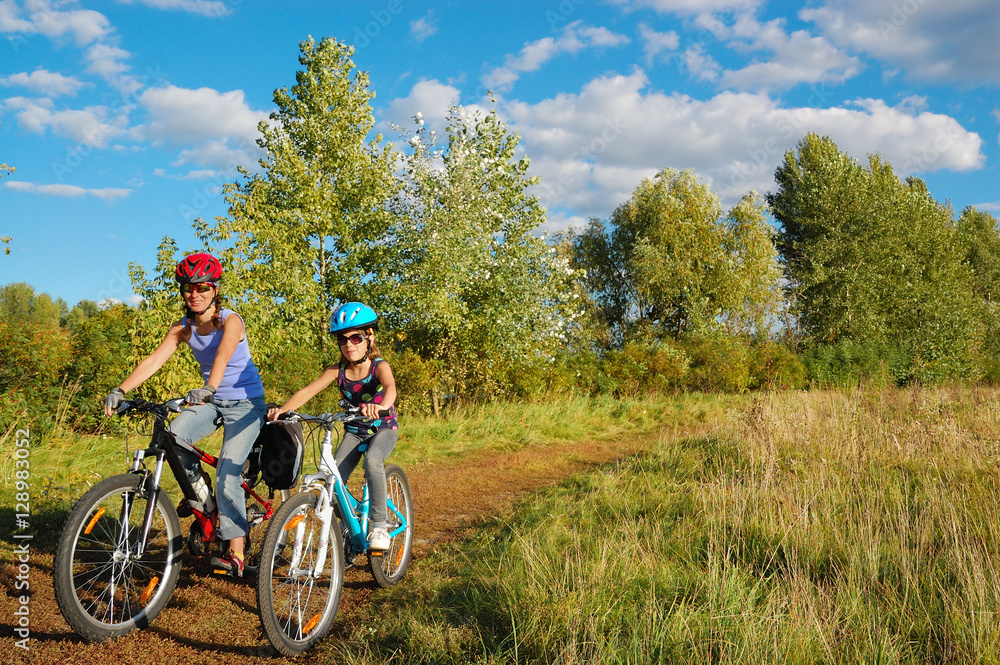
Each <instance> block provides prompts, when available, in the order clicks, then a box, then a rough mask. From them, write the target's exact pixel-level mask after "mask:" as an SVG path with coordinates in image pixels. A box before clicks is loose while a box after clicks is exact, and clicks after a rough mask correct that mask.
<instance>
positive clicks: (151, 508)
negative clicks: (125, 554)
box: [121, 450, 166, 558]
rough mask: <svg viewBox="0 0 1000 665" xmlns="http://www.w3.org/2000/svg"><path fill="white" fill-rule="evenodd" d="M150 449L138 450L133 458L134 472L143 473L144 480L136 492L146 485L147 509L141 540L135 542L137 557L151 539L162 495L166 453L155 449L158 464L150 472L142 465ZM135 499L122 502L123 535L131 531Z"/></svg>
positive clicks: (144, 515)
mask: <svg viewBox="0 0 1000 665" xmlns="http://www.w3.org/2000/svg"><path fill="white" fill-rule="evenodd" d="M149 452H150V451H148V450H137V451H135V455H134V457H133V459H132V473H134V474H137V475H141V476H142V480H141V481H140V484H139V487H137V488H136V494H138V493H139V491H140V490H141V489H142V486H145V487H146V511H145V513H144V514H143V517H142V530H141V531H140V536H139V540H138V541H137V542H136V544H135V552H134V556H135V558H139V557H141V556H142V554H143V553H144V552H145V551H146V544H147V542H148V541H149V531H150V529H151V528H152V526H153V514H154V513H155V512H156V502H157V500H158V499H159V497H160V478H161V477H162V476H163V462H164V460H165V459H166V453H165V452H164V451H163V450H157V451H155V455H156V465H155V466H154V467H153V472H152V473H150V472H149V471H148V470H147V469H146V467H144V466H143V465H142V460H143V459H145V457H146V455H147V453H149ZM133 499H134V496H133V497H131V498H130V497H128V496H126V497H125V500H124V502H123V503H122V515H121V520H122V525H121V526H122V530H121V533H122V536H123V537H127V534H128V532H129V528H128V520H129V515H130V514H131V513H132V505H131V503H130V501H132V500H133Z"/></svg>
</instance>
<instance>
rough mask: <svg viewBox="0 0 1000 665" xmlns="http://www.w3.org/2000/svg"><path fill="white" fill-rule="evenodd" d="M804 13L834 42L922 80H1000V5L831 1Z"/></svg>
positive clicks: (991, 0) (988, 1)
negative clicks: (999, 37)
mask: <svg viewBox="0 0 1000 665" xmlns="http://www.w3.org/2000/svg"><path fill="white" fill-rule="evenodd" d="M799 15H800V16H801V17H802V18H803V19H804V20H807V21H812V22H814V23H815V24H816V25H817V26H818V27H819V29H820V30H821V31H822V32H823V34H825V35H826V36H827V37H829V38H830V39H831V40H832V41H833V42H834V43H836V44H839V45H841V46H844V47H847V48H852V49H855V50H857V51H864V52H866V53H869V54H871V55H873V56H875V57H877V58H880V59H881V60H883V61H884V62H886V63H888V64H889V65H893V66H897V67H900V68H902V69H903V70H904V71H906V72H907V73H908V74H909V75H911V76H915V77H918V78H922V79H926V80H932V81H945V82H948V83H955V82H965V83H972V84H986V85H991V84H996V83H998V82H1000V68H998V67H997V63H998V62H1000V40H998V39H997V35H998V34H1000V3H997V2H996V1H995V0H953V1H951V2H947V3H938V2H929V0H910V1H908V2H892V3H881V2H879V3H874V2H869V0H827V1H826V2H825V4H824V5H823V6H821V7H818V8H816V9H806V10H802V11H801V12H800V13H799Z"/></svg>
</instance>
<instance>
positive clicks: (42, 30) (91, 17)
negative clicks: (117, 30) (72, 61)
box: [0, 0, 110, 46]
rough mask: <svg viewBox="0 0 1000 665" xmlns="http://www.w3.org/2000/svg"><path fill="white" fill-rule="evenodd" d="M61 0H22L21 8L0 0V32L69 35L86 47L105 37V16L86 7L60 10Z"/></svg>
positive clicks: (51, 35) (106, 23)
mask: <svg viewBox="0 0 1000 665" xmlns="http://www.w3.org/2000/svg"><path fill="white" fill-rule="evenodd" d="M64 5H65V3H52V2H50V1H49V0H26V1H25V3H24V7H23V12H22V8H21V7H18V5H17V3H16V2H14V1H13V0H0V32H12V33H25V34H29V35H30V34H40V35H45V36H46V37H49V38H51V39H60V38H63V37H70V38H72V39H73V40H74V41H75V42H76V44H77V46H86V45H87V44H91V43H93V42H95V41H98V40H100V39H102V38H103V37H105V36H106V35H107V34H108V33H109V32H110V28H109V23H108V19H107V17H106V16H104V14H101V13H100V12H95V11H91V10H89V9H74V10H71V11H63V10H62V7H63V6H64Z"/></svg>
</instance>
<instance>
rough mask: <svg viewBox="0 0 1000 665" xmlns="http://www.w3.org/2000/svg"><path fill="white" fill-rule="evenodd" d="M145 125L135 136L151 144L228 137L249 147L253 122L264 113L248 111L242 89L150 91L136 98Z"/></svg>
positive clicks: (253, 135) (168, 88) (253, 134)
mask: <svg viewBox="0 0 1000 665" xmlns="http://www.w3.org/2000/svg"><path fill="white" fill-rule="evenodd" d="M138 101H139V104H140V106H142V107H143V108H144V109H145V110H146V111H147V112H148V114H149V122H148V123H146V124H144V125H141V126H139V127H137V128H136V134H137V135H138V136H141V137H143V138H145V139H147V140H150V141H153V142H163V143H169V144H175V145H183V144H187V143H195V142H199V141H205V140H209V139H219V138H232V139H235V140H237V141H242V142H244V143H250V144H253V143H254V141H255V140H256V138H257V123H259V122H260V121H261V120H265V119H266V118H267V113H266V112H264V111H258V110H255V109H252V108H250V106H249V105H248V104H247V102H246V95H245V94H244V93H243V91H242V90H230V91H229V92H219V91H218V90H214V89H212V88H198V89H197V90H192V89H189V88H179V87H177V86H174V85H168V86H165V87H160V88H150V89H148V90H145V91H144V92H143V93H142V94H141V95H139V99H138Z"/></svg>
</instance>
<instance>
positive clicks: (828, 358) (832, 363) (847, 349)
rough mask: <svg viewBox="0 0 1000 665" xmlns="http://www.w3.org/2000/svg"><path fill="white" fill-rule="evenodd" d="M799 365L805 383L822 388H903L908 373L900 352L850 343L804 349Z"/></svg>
mask: <svg viewBox="0 0 1000 665" xmlns="http://www.w3.org/2000/svg"><path fill="white" fill-rule="evenodd" d="M802 361H803V363H805V366H806V370H807V374H808V377H809V380H810V381H811V382H812V383H813V384H815V385H817V386H820V387H824V388H851V387H857V386H859V385H862V384H867V385H870V386H873V387H882V386H892V385H903V384H905V383H906V382H907V381H908V379H909V378H910V376H911V371H912V369H911V365H912V361H911V360H910V358H909V357H908V356H907V354H906V353H905V352H904V351H903V350H902V349H899V348H898V347H886V346H884V345H879V344H875V343H871V342H854V341H851V340H840V341H838V342H836V343H835V344H817V345H814V346H811V347H808V348H807V349H806V350H805V351H804V352H803V353H802Z"/></svg>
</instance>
